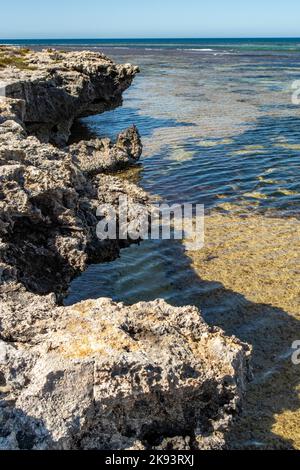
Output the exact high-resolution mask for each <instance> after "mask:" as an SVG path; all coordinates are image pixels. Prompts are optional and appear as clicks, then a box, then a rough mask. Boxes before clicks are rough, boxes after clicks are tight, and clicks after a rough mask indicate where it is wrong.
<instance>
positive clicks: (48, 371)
mask: <svg viewBox="0 0 300 470" xmlns="http://www.w3.org/2000/svg"><path fill="white" fill-rule="evenodd" d="M32 300H33V299H32ZM48 302H49V304H50V305H51V299H48ZM26 304H27V306H28V305H29V304H30V300H29V298H27V302H26ZM49 304H48V305H49ZM39 308H40V307H39V305H38V304H37V305H36V307H35V313H34V314H32V313H30V312H33V309H32V308H31V309H30V310H28V309H27V313H26V314H25V315H23V314H22V309H21V313H20V310H18V312H16V311H15V312H14V313H15V315H14V316H13V315H11V316H9V318H10V320H8V319H7V318H6V319H5V320H4V323H7V322H10V326H9V328H7V330H9V331H10V338H11V341H13V342H11V343H7V342H3V341H2V342H1V343H0V360H1V373H2V375H1V377H2V384H3V385H2V387H1V389H0V390H1V391H2V406H1V408H0V416H1V415H2V420H4V419H5V417H6V422H5V423H4V425H3V427H1V434H2V447H4V448H15V447H19V448H22V446H23V445H24V442H26V439H27V440H28V444H27V446H26V448H28V446H29V448H36V449H42V448H53V449H56V448H57V449H73V448H78V449H130V448H145V449H146V448H156V447H159V446H164V445H165V446H167V447H168V446H170V447H174V446H175V448H176V447H177V445H179V446H180V447H181V445H183V444H182V441H184V442H188V447H189V448H191V447H194V448H216V447H222V445H223V438H224V432H225V431H226V429H228V426H229V424H230V421H231V419H232V415H233V414H234V413H236V412H237V407H238V402H239V399H240V397H241V394H242V393H243V390H244V387H245V381H246V380H247V373H248V364H247V357H248V349H247V347H246V346H245V345H242V344H241V343H240V342H239V341H238V340H236V339H234V338H226V337H225V336H224V334H223V333H222V332H221V331H220V330H218V329H211V328H209V327H208V326H207V325H206V324H205V322H204V321H203V320H202V319H201V316H200V314H199V311H198V310H197V309H196V308H193V307H184V308H175V307H170V306H169V305H168V304H166V303H165V302H164V301H155V302H150V303H140V304H136V305H134V306H132V307H125V306H124V305H122V304H115V303H113V302H112V301H111V300H109V299H99V300H94V301H87V302H83V303H80V304H77V305H75V306H73V307H68V308H63V307H54V306H52V308H50V309H48V310H47V311H45V309H43V307H42V311H41V312H40V314H38V313H37V311H38V310H39ZM3 316H5V312H3V311H2V312H1V313H0V319H1V320H2V318H3ZM16 316H17V318H18V322H17V324H16V325H15V326H14V325H13V323H12V320H13V318H15V317H16ZM29 324H30V327H31V332H34V335H31V336H30V335H29V334H28V333H29V330H28V326H29ZM16 372H17V373H16ZM12 401H13V402H14V407H13V408H12V407H11V402H12ZM0 419H1V418H0ZM28 430H29V431H28ZM180 436H182V440H180V439H179V438H180ZM176 437H177V438H176ZM0 442H1V441H0ZM176 442H177V445H176ZM178 442H181V444H178ZM180 447H179V448H180Z"/></svg>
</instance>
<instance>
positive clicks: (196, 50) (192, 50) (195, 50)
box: [177, 47, 214, 52]
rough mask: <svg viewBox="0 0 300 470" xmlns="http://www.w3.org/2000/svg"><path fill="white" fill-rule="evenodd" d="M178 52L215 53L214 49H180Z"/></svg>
mask: <svg viewBox="0 0 300 470" xmlns="http://www.w3.org/2000/svg"><path fill="white" fill-rule="evenodd" d="M177 51H187V52H214V49H199V48H197V49H193V48H190V47H189V48H178V49H177Z"/></svg>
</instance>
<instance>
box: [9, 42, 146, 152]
mask: <svg viewBox="0 0 300 470" xmlns="http://www.w3.org/2000/svg"><path fill="white" fill-rule="evenodd" d="M23 51H24V52H23V53H22V56H21V58H22V61H21V60H20V58H19V57H18V56H17V59H18V61H17V60H15V62H12V66H8V67H6V68H4V69H3V70H1V68H0V82H3V83H4V84H5V85H6V96H7V97H9V98H16V99H23V100H24V101H26V102H27V103H30V106H27V108H26V112H25V116H24V122H25V123H26V126H27V128H28V129H30V132H31V133H34V134H36V135H37V136H38V137H39V138H40V139H41V140H43V141H44V142H47V141H49V140H50V141H51V142H54V143H58V144H64V143H66V142H67V140H68V137H69V136H70V129H71V126H72V124H73V121H74V119H75V118H76V117H83V116H88V115H91V114H99V113H102V112H104V111H108V110H111V109H114V108H115V107H117V106H120V105H121V104H122V93H123V92H124V90H126V88H128V87H129V86H130V84H131V82H132V80H133V78H134V76H135V75H136V73H137V72H138V67H134V66H132V65H130V64H125V65H117V64H115V63H114V62H113V61H112V60H110V59H109V58H108V57H106V56H105V55H104V54H100V53H98V52H90V51H81V52H68V53H65V52H63V51H61V52H58V51H55V50H51V49H49V50H44V51H42V52H32V51H29V50H23ZM1 52H2V54H5V56H6V57H10V56H16V55H17V54H18V53H19V52H18V49H17V48H7V47H4V48H3V47H2V48H1V49H0V53H1ZM14 64H15V65H16V66H14Z"/></svg>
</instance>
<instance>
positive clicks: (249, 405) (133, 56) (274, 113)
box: [66, 41, 300, 448]
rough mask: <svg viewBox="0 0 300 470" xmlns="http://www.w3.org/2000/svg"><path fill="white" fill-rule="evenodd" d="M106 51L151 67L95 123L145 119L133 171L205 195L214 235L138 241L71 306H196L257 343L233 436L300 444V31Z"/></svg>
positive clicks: (257, 443)
mask: <svg viewBox="0 0 300 470" xmlns="http://www.w3.org/2000/svg"><path fill="white" fill-rule="evenodd" d="M192 46H193V47H192ZM93 47H96V46H93ZM194 48H195V50H194ZM102 49H104V51H105V52H106V53H107V54H108V55H110V56H111V57H112V58H114V59H116V60H117V61H119V62H132V63H135V64H138V65H140V67H141V74H140V75H139V76H138V78H137V79H136V80H135V83H134V85H133V86H132V87H131V88H130V90H129V91H128V92H126V95H125V99H124V106H123V107H122V108H119V109H117V110H115V111H113V112H110V113H105V114H103V115H100V116H94V117H90V118H86V119H84V120H82V124H84V125H85V126H87V127H88V129H89V131H90V132H92V133H94V134H96V135H99V136H106V135H110V136H111V137H115V136H116V134H117V133H118V132H119V131H121V130H122V129H124V128H125V127H128V126H129V125H130V124H132V123H134V124H136V125H137V126H138V128H139V130H140V132H141V135H142V138H143V142H144V147H145V148H144V154H143V158H142V160H141V165H140V166H137V167H136V168H134V169H131V170H129V171H127V172H124V173H123V174H121V175H120V176H122V177H126V178H129V179H130V180H132V181H134V182H136V183H138V184H139V185H141V186H142V187H144V188H145V189H146V190H147V191H149V192H150V193H152V194H154V195H158V196H160V198H161V199H162V200H163V201H166V202H172V203H185V202H192V203H200V204H204V205H205V208H206V212H207V217H206V243H205V247H204V248H203V249H202V250H199V251H194V252H187V251H186V250H185V248H184V245H183V244H181V243H180V242H178V241H169V242H166V241H145V242H144V243H142V244H141V245H140V246H132V247H130V248H129V249H126V250H123V252H122V255H121V258H120V259H118V260H116V261H115V262H113V263H108V264H102V265H98V266H91V267H90V268H89V269H88V270H87V271H86V272H85V273H84V274H83V275H82V276H81V277H80V278H78V279H76V280H75V281H74V282H73V284H72V286H71V289H70V295H69V297H68V299H67V301H66V303H67V304H71V303H74V302H78V301H80V300H84V299H87V298H97V297H100V296H104V297H106V296H107V297H112V298H113V299H115V300H117V301H123V302H125V303H129V304H130V303H135V302H137V301H139V300H152V299H155V298H157V297H161V298H165V299H166V300H167V301H168V302H170V303H172V304H174V305H184V304H195V305H197V306H198V307H199V308H201V310H202V312H203V315H204V317H205V318H206V320H207V321H208V322H209V323H211V324H213V325H219V326H221V327H222V328H223V329H224V330H225V331H226V333H228V334H235V335H236V336H238V337H239V338H241V339H242V340H244V341H247V342H249V343H250V344H252V346H253V372H254V379H253V382H252V383H251V385H250V386H249V390H248V393H247V396H246V401H245V405H244V411H243V414H242V416H241V417H240V418H239V420H238V421H237V423H236V426H235V427H234V429H233V431H232V433H231V434H230V435H229V436H228V445H229V446H230V447H234V448H248V447H250V448H256V447H259V448H261V447H264V448H280V447H284V448H285V447H287V448H289V447H296V448H300V435H299V431H298V430H297V428H299V425H300V382H299V379H300V366H294V365H293V364H292V362H291V345H292V343H293V341H295V340H298V339H300V291H299V285H300V268H299V266H300V263H299V248H300V242H299V240H300V222H299V213H300V211H299V208H300V112H299V111H300V106H296V105H293V104H292V102H291V95H292V89H291V85H292V82H293V80H296V79H298V77H299V79H300V41H298V43H297V41H294V42H288V43H286V42H283V43H281V42H280V41H277V42H273V43H272V42H271V43H269V42H267V43H259V44H256V43H253V42H251V41H246V42H244V43H242V44H241V43H238V44H234V43H230V44H226V45H225V46H224V45H220V43H218V44H214V43H209V44H204V43H201V44H190V45H187V44H186V43H184V44H182V45H180V44H178V43H176V44H175V45H174V44H173V45H171V46H170V44H168V45H167V46H164V45H162V44H147V45H139V46H138V47H137V45H136V44H135V45H130V44H127V43H125V44H121V45H120V44H118V45H117V48H112V47H106V48H103V47H102ZM200 49H202V50H200ZM203 49H211V50H203Z"/></svg>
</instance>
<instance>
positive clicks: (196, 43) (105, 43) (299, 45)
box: [0, 38, 300, 52]
mask: <svg viewBox="0 0 300 470" xmlns="http://www.w3.org/2000/svg"><path fill="white" fill-rule="evenodd" d="M0 43H1V44H11V45H27V46H31V47H41V46H52V47H62V46H68V47H72V46H73V47H113V48H123V47H126V48H127V47H128V48H141V49H143V48H148V47H150V48H155V49H160V48H170V49H177V48H184V49H185V48H186V49H197V50H201V49H210V48H213V49H216V50H224V51H227V50H235V51H241V52H242V51H244V52H246V51H266V50H269V51H270V50H272V51H281V52H285V51H286V52H293V51H295V52H297V51H298V52H299V51H300V38H242V39H240V38H226V39H221V38H215V39H214V38H211V39H207V38H206V39H205V38H203V39H197V38H174V39H150V38H145V39H0Z"/></svg>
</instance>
